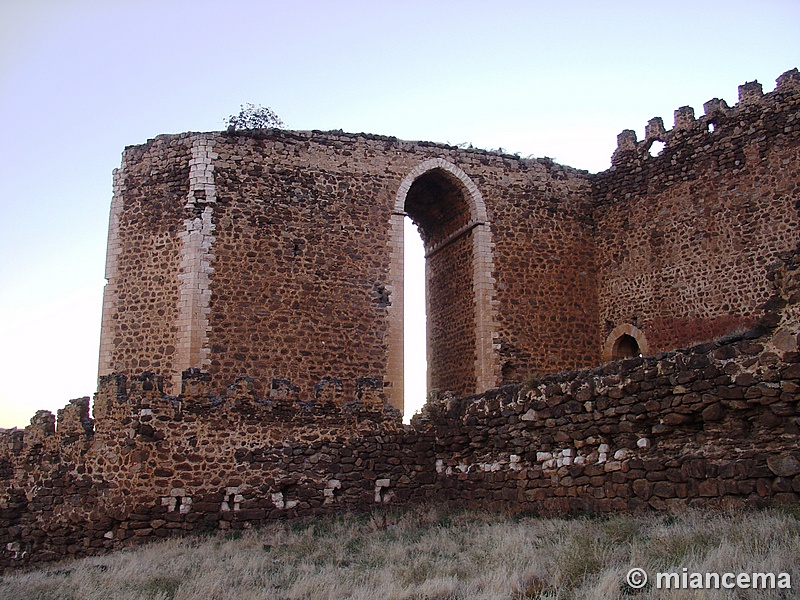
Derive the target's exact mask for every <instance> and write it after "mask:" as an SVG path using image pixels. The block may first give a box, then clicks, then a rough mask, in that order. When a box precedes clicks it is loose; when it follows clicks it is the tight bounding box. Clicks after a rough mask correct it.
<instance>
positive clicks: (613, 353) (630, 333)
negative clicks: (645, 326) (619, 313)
mask: <svg viewBox="0 0 800 600" xmlns="http://www.w3.org/2000/svg"><path fill="white" fill-rule="evenodd" d="M647 352H648V347H647V339H646V338H645V337H644V332H643V331H642V330H641V329H639V328H638V327H637V326H636V325H631V324H628V323H624V324H622V325H617V326H616V327H615V328H614V329H612V330H611V332H610V333H609V334H608V337H607V338H606V343H605V344H603V360H606V361H609V360H621V359H624V358H633V357H635V356H642V355H646V354H647Z"/></svg>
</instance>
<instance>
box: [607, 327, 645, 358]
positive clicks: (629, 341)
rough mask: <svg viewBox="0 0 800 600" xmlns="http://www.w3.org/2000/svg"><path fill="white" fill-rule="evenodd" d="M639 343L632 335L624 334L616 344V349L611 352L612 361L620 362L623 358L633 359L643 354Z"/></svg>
mask: <svg viewBox="0 0 800 600" xmlns="http://www.w3.org/2000/svg"><path fill="white" fill-rule="evenodd" d="M641 353H642V352H641V350H640V349H639V343H638V342H637V341H636V338H634V337H633V336H631V335H628V334H627V333H623V334H622V335H621V336H619V337H618V338H617V341H616V342H614V349H613V350H612V351H611V360H620V359H623V358H633V357H634V356H639V355H640V354H641Z"/></svg>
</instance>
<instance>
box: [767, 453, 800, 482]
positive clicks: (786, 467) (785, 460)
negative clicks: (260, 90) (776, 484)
mask: <svg viewBox="0 0 800 600" xmlns="http://www.w3.org/2000/svg"><path fill="white" fill-rule="evenodd" d="M767 466H768V467H769V470H770V471H772V472H773V473H775V475H778V476H780V477H793V476H794V475H797V474H798V473H800V460H798V459H797V457H796V456H794V455H792V454H779V455H777V456H776V455H772V456H770V457H769V458H768V459H767Z"/></svg>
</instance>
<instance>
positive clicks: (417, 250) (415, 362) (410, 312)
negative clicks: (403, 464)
mask: <svg viewBox="0 0 800 600" xmlns="http://www.w3.org/2000/svg"><path fill="white" fill-rule="evenodd" d="M403 238H404V239H403V248H404V257H403V261H404V273H403V292H404V299H403V302H404V305H403V336H404V342H403V346H404V363H405V364H404V371H405V372H404V380H405V399H404V405H405V406H404V410H403V414H404V417H403V420H404V421H405V422H406V423H408V422H409V420H410V419H411V417H412V416H413V415H414V413H416V412H419V410H420V409H421V408H422V405H423V404H425V398H426V397H427V393H428V389H427V388H428V386H427V381H428V361H427V359H426V356H427V347H426V342H425V340H426V334H425V327H426V316H425V249H424V248H423V246H422V238H421V237H420V235H419V231H418V230H417V226H416V225H414V223H413V222H412V221H411V219H409V218H408V217H406V218H405V219H403Z"/></svg>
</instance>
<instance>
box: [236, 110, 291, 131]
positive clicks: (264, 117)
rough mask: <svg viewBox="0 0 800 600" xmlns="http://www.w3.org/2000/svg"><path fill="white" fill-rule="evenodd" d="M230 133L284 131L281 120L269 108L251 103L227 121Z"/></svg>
mask: <svg viewBox="0 0 800 600" xmlns="http://www.w3.org/2000/svg"><path fill="white" fill-rule="evenodd" d="M225 122H226V123H227V125H228V133H233V132H235V131H236V130H241V129H283V128H284V127H285V125H284V123H283V121H282V120H281V118H280V117H279V116H278V115H277V114H275V112H274V111H273V110H272V109H271V108H269V107H267V106H261V105H255V104H251V103H247V104H243V105H242V107H241V110H239V114H238V115H231V116H230V117H228V119H227V121H225Z"/></svg>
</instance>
